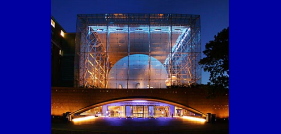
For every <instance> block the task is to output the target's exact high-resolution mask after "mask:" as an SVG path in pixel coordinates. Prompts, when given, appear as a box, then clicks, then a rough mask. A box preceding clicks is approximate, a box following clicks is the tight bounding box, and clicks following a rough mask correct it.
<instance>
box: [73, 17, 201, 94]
mask: <svg viewBox="0 0 281 134" xmlns="http://www.w3.org/2000/svg"><path fill="white" fill-rule="evenodd" d="M200 48H201V39H200V16H198V15H186V14H92V15H78V19H77V34H76V57H75V83H76V84H75V85H76V86H77V87H94V88H123V89H127V88H167V87H170V86H188V85H190V84H192V83H200V82H201V69H200V67H199V66H198V61H199V60H200V53H201V49H200Z"/></svg>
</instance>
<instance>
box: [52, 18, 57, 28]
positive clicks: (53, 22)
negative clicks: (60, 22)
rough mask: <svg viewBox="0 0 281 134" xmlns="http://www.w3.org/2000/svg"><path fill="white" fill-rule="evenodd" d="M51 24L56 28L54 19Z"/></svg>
mask: <svg viewBox="0 0 281 134" xmlns="http://www.w3.org/2000/svg"><path fill="white" fill-rule="evenodd" d="M51 26H53V27H54V28H55V27H56V23H55V21H54V20H52V19H51Z"/></svg>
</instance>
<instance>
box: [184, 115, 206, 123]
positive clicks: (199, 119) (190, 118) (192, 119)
mask: <svg viewBox="0 0 281 134" xmlns="http://www.w3.org/2000/svg"><path fill="white" fill-rule="evenodd" d="M182 118H184V119H188V120H191V121H199V122H205V121H206V119H202V118H196V117H191V116H183V117H182Z"/></svg>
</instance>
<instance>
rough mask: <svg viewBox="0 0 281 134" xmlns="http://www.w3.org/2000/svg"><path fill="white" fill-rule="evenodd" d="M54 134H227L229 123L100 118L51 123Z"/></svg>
mask: <svg viewBox="0 0 281 134" xmlns="http://www.w3.org/2000/svg"><path fill="white" fill-rule="evenodd" d="M51 129H52V134H66V133H67V134H82V133H83V134H88V133H89V134H90V133H101V134H107V133H120V134H121V133H127V134H134V133H137V134H140V133H153V134H158V133H159V134H177V133H179V134H186V133H195V134H203V133H204V134H205V133H208V134H211V133H212V134H227V133H229V123H228V122H216V123H202V122H197V121H190V120H187V119H183V118H180V117H177V118H157V119H147V118H146V119H143V118H133V119H131V118H128V119H125V118H121V119H120V118H106V117H98V118H95V119H92V120H90V121H83V122H79V123H73V122H69V123H64V122H54V121H52V123H51Z"/></svg>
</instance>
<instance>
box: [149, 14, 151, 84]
mask: <svg viewBox="0 0 281 134" xmlns="http://www.w3.org/2000/svg"><path fill="white" fill-rule="evenodd" d="M148 22H149V24H148V48H149V49H148V55H149V69H148V85H149V87H148V88H149V89H150V86H151V85H150V79H151V76H150V75H151V53H150V52H151V50H150V45H151V38H150V14H149V16H148Z"/></svg>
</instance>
